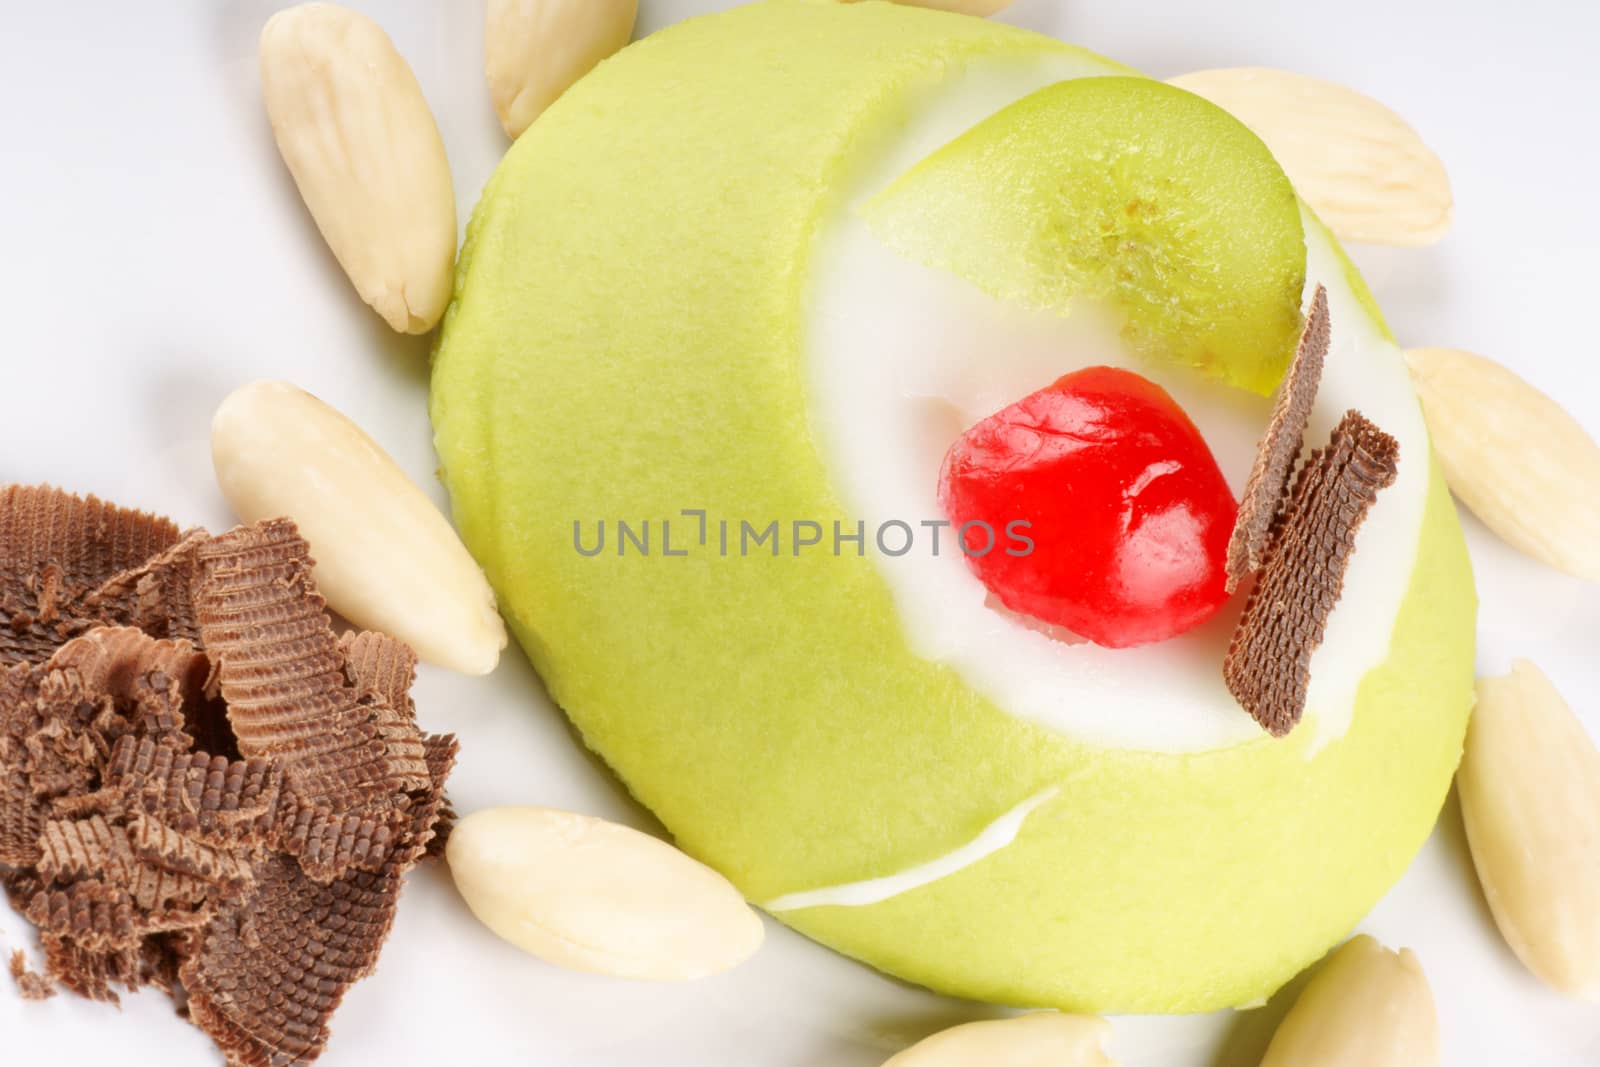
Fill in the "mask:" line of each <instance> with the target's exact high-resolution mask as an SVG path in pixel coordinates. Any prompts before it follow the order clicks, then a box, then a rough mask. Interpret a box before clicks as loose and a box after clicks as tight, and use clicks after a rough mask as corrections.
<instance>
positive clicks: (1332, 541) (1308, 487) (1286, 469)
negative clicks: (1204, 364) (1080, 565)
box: [1222, 286, 1400, 737]
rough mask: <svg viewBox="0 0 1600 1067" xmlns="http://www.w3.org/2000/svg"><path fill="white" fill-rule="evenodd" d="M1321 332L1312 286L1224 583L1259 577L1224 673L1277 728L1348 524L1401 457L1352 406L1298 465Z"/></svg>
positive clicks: (1330, 598)
mask: <svg viewBox="0 0 1600 1067" xmlns="http://www.w3.org/2000/svg"><path fill="white" fill-rule="evenodd" d="M1329 338H1330V332H1329V321H1328V301H1327V293H1326V292H1325V291H1324V290H1323V288H1322V287H1321V286H1318V287H1317V292H1316V295H1315V296H1314V297H1313V299H1312V304H1311V311H1310V313H1309V314H1308V315H1307V316H1306V324H1305V329H1304V332H1303V333H1302V335H1301V338H1300V344H1299V346H1298V349H1297V351H1296V353H1295V358H1294V362H1293V363H1292V364H1291V365H1290V368H1289V373H1288V375H1287V377H1286V378H1285V380H1284V385H1283V388H1282V390H1281V391H1280V392H1279V394H1278V398H1277V401H1276V403H1275V405H1274V409H1273V414H1272V420H1271V422H1270V423H1269V424H1268V427H1267V433H1266V436H1265V437H1264V438H1263V439H1262V442H1261V446H1260V449H1259V451H1258V452H1257V455H1256V462H1255V466H1254V467H1253V468H1252V469H1251V472H1250V479H1249V481H1248V483H1247V484H1246V487H1245V496H1244V501H1243V503H1241V505H1240V508H1239V521H1238V525H1237V526H1236V527H1235V528H1234V534H1233V539H1232V541H1231V542H1230V543H1229V546H1228V583H1229V589H1230V590H1231V589H1233V588H1234V587H1235V586H1237V584H1238V583H1239V582H1241V581H1243V580H1244V579H1245V578H1246V577H1248V576H1249V575H1250V574H1252V573H1254V574H1256V576H1257V577H1256V584H1255V587H1254V588H1253V589H1252V590H1251V591H1250V595H1249V597H1248V598H1247V600H1246V602H1245V608H1244V614H1243V616H1242V617H1241V618H1240V620H1239V624H1238V628H1237V629H1236V630H1235V631H1234V635H1233V642H1232V644H1231V645H1230V646H1229V648H1228V654H1227V657H1226V659H1225V660H1224V662H1223V670H1222V673H1223V679H1224V680H1225V681H1226V683H1227V686H1228V691H1229V692H1231V693H1232V694H1233V695H1234V697H1235V698H1236V699H1237V700H1238V701H1239V703H1240V704H1241V705H1242V706H1243V707H1244V709H1245V710H1246V711H1248V712H1249V713H1250V715H1251V716H1252V717H1253V718H1254V719H1255V720H1256V722H1258V723H1260V724H1261V726H1262V728H1264V729H1265V730H1266V731H1267V732H1268V733H1270V734H1272V735H1273V736H1274V737H1282V736H1284V735H1285V734H1287V733H1289V731H1290V730H1292V729H1294V727H1295V726H1296V725H1297V724H1298V723H1299V722H1300V719H1301V717H1302V716H1303V715H1304V714H1305V706H1306V695H1307V693H1308V692H1309V689H1310V685H1311V656H1312V653H1314V652H1315V651H1316V650H1317V648H1318V647H1319V646H1320V645H1321V644H1322V639H1323V636H1324V634H1325V633H1326V630H1327V623H1328V616H1329V615H1331V614H1332V613H1333V608H1334V605H1336V604H1337V603H1338V602H1339V597H1340V596H1341V595H1342V593H1343V592H1344V576H1345V571H1346V570H1347V569H1348V568H1349V565H1350V556H1351V554H1352V552H1353V551H1354V549H1355V536H1356V531H1357V530H1358V529H1360V527H1361V524H1362V522H1363V521H1365V519H1366V516H1367V512H1368V511H1369V510H1371V507H1372V504H1373V501H1374V500H1376V499H1377V495H1378V492H1379V491H1380V490H1382V489H1384V488H1387V487H1388V486H1389V485H1391V484H1393V483H1394V479H1395V474H1396V470H1397V466H1398V463H1399V455H1400V446H1399V443H1398V442H1397V441H1396V440H1395V439H1394V438H1393V437H1391V436H1390V435H1389V434H1387V433H1384V432H1383V431H1382V430H1380V429H1379V428H1378V427H1377V426H1374V425H1373V424H1372V423H1371V422H1369V421H1368V420H1367V419H1366V418H1364V417H1363V416H1362V415H1361V414H1360V413H1359V412H1356V411H1350V412H1347V413H1346V414H1345V416H1344V418H1343V419H1342V420H1341V421H1340V423H1339V425H1338V426H1337V427H1335V428H1334V431H1333V436H1332V438H1331V439H1330V441H1329V443H1328V444H1327V446H1326V447H1324V448H1320V449H1317V450H1316V451H1314V452H1312V453H1311V455H1310V457H1308V458H1307V460H1306V462H1305V463H1304V465H1302V466H1301V467H1300V469H1299V471H1298V473H1296V472H1295V470H1294V464H1295V461H1296V459H1298V457H1299V455H1300V452H1301V450H1302V448H1303V447H1304V438H1305V432H1306V425H1307V422H1308V421H1309V419H1310V416H1311V409H1312V406H1313V403H1314V402H1315V400H1316V393H1317V385H1318V383H1319V381H1320V380H1321V376H1322V367H1323V362H1324V359H1325V358H1326V356H1327V352H1328V345H1329Z"/></svg>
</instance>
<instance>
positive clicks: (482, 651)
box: [211, 382, 506, 674]
mask: <svg viewBox="0 0 1600 1067" xmlns="http://www.w3.org/2000/svg"><path fill="white" fill-rule="evenodd" d="M211 459H212V463H213V464H214V466H215V467H216V472H217V484H218V485H220V486H221V487H222V494H223V496H225V497H226V498H227V500H228V503H229V505H231V506H232V508H233V510H234V513H235V514H237V515H238V516H239V518H240V519H242V520H243V521H245V522H256V521H259V520H261V519H269V518H277V517H280V516H287V517H288V518H291V519H293V520H294V521H295V523H296V524H297V525H298V526H299V527H300V533H301V535H302V536H303V537H305V539H306V541H307V543H308V544H309V545H310V546H311V554H312V557H313V558H314V559H315V560H316V561H317V567H316V571H315V577H316V581H317V586H318V588H319V589H320V590H321V591H322V594H323V595H324V596H325V597H327V600H328V605H329V606H330V607H332V608H333V610H335V611H337V612H338V613H339V614H340V615H343V616H344V617H345V618H346V619H349V620H350V621H351V622H353V623H355V624H356V625H357V626H362V627H365V628H367V629H372V630H381V631H383V632H384V633H387V634H389V635H391V636H393V637H397V638H399V639H400V640H402V641H405V642H406V643H407V644H409V645H410V646H411V647H412V648H414V649H415V650H416V652H417V655H418V656H420V657H422V658H423V659H424V660H427V661H428V662H430V663H435V664H438V665H440V666H443V667H449V668H451V669H452V670H457V671H461V672H463V673H466V674H487V673H488V672H489V671H491V670H493V669H494V666H495V663H496V662H497V661H498V660H499V658H500V650H501V649H502V648H504V647H505V644H506V631H505V624H504V623H503V622H502V621H501V619H500V614H499V612H497V611H496V610H495V603H494V593H493V592H491V591H490V589H489V583H488V582H487V581H486V580H485V579H484V577H483V572H482V571H481V570H479V569H478V565H477V564H476V563H474V562H473V560H472V557H471V556H470V555H468V553H467V550H466V548H465V547H464V546H463V545H462V544H461V540H460V538H458V537H457V536H456V532H455V530H454V529H452V528H451V526H450V523H449V522H448V521H447V520H446V519H445V517H444V516H443V515H441V514H440V513H439V509H438V508H436V507H434V506H433V503H432V502H431V501H430V500H428V498H427V497H426V496H424V495H423V494H422V491H421V490H420V489H418V488H417V487H416V485H415V484H413V483H412V481H411V480H410V479H409V478H407V477H406V476H405V473H404V472H403V471H401V470H400V468H399V467H398V466H396V464H395V462H394V460H392V459H390V458H389V455H388V453H386V452H384V451H383V449H381V448H379V447H378V445H377V442H375V441H373V440H372V438H370V437H368V436H367V435H366V434H365V433H363V432H362V431H361V429H360V428H359V427H357V426H356V424H355V423H353V422H351V421H350V420H349V419H347V418H345V417H344V416H343V415H341V414H340V413H339V412H337V411H335V410H334V409H333V408H331V407H329V406H328V405H327V404H324V403H323V402H322V401H320V400H318V399H317V398H316V397H314V396H312V395H311V394H310V393H307V392H304V391H302V390H300V389H297V388H295V387H294V386H292V385H289V384H287V383H285V382H255V383H253V384H251V385H246V386H244V387H243V388H241V389H239V390H237V391H236V392H234V393H233V394H232V395H231V396H229V397H228V398H227V399H226V400H224V401H223V402H222V406H221V407H219V408H218V409H217V413H216V416H215V417H214V418H213V419H212V423H211Z"/></svg>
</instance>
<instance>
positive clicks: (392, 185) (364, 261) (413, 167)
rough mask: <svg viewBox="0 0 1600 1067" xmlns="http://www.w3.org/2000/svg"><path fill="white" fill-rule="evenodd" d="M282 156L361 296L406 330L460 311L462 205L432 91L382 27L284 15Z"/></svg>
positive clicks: (274, 58)
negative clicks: (452, 307) (455, 302)
mask: <svg viewBox="0 0 1600 1067" xmlns="http://www.w3.org/2000/svg"><path fill="white" fill-rule="evenodd" d="M261 88H262V96H263V97H264V98H265V100H266V105H267V117H268V118H269V119H270V120H271V122H272V134H273V136H274V137H275V138H276V139H277V142H278V151H279V152H280V153H282V155H283V161H284V162H285V163H286V164H288V166H289V173H290V174H292V175H293V176H294V181H295V185H297V186H299V188H300V196H301V198H302V199H304V200H305V202H306V207H308V208H309V209H310V210H311V217H312V218H313V219H315V220H316V223H317V228H318V229H319V230H321V231H322V236H323V238H324V239H325V240H326V241H327V242H328V247H329V248H331V249H332V250H333V254H334V255H335V256H336V257H338V260H339V265H340V266H342V267H343V268H344V272H345V273H346V274H348V275H349V276H350V281H351V283H352V284H354V285H355V287H356V291H357V292H358V293H360V294H361V299H363V300H365V301H366V302H367V303H368V304H371V305H372V307H373V308H375V309H376V310H377V312H378V314H380V315H382V316H383V318H384V321H386V322H387V323H388V324H389V325H390V326H392V327H394V328H395V329H396V330H399V331H401V332H403V333H427V332H428V331H429V330H431V329H433V327H434V325H435V324H436V323H437V322H438V321H439V318H440V316H441V315H443V314H444V309H445V306H446V305H447V304H448V303H449V302H450V293H451V286H452V283H453V279H452V268H453V265H454V263H455V254H456V202H455V193H454V192H453V190H452V186H451V182H450V164H449V162H448V161H447V160H446V159H445V154H444V142H443V141H442V140H440V138H439V129H438V127H437V126H436V125H435V124H434V121H433V113H432V112H431V111H429V110H428V102H427V101H426V100H424V99H423V98H422V88H421V87H420V86H419V85H418V84H417V79H416V77H415V76H414V75H413V74H412V73H411V68H410V67H408V66H407V65H406V61H405V60H404V59H402V58H401V57H400V53H399V52H397V51H395V48H394V45H393V44H392V43H391V42H390V40H389V38H388V36H387V35H386V34H385V33H384V32H383V30H382V29H381V28H379V26H378V24H377V23H375V22H373V21H372V20H371V19H369V18H367V17H366V16H365V15H360V14H357V13H356V12H354V11H350V10H348V9H347V8H342V7H339V6H338V5H336V4H302V5H301V6H299V7H292V8H289V9H288V10H286V11H280V12H278V13H277V14H276V15H274V16H272V18H271V19H269V20H268V21H267V25H266V27H265V28H264V29H263V30H262V31H261Z"/></svg>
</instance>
